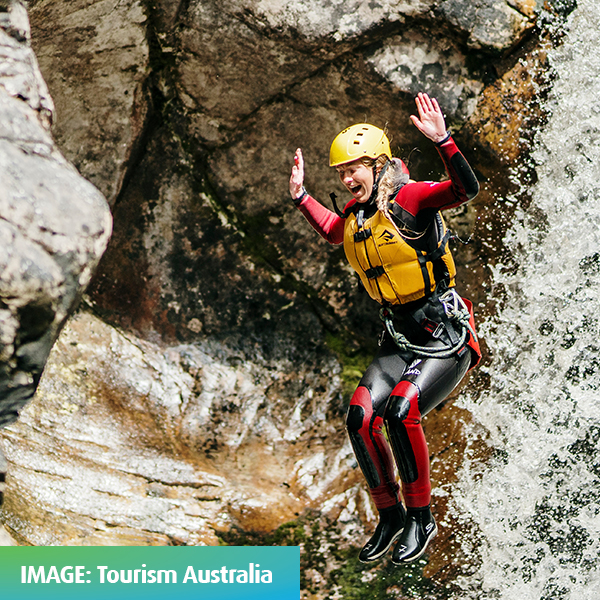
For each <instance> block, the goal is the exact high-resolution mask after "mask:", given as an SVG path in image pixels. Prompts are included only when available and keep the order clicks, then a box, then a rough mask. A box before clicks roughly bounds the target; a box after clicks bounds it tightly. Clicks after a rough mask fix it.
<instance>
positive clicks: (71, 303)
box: [0, 2, 111, 425]
mask: <svg viewBox="0 0 600 600" xmlns="http://www.w3.org/2000/svg"><path fill="white" fill-rule="evenodd" d="M0 55H1V58H2V63H1V64H2V67H1V68H0V113H1V114H2V118H1V119H0V170H1V171H2V186H1V188H0V215H1V216H2V220H1V221H0V239H1V243H0V248H1V250H0V362H1V364H0V425H5V424H7V423H10V422H12V421H14V420H15V419H16V418H17V413H18V411H19V410H20V409H21V407H23V406H24V405H25V404H26V403H27V402H28V401H29V400H30V399H31V397H32V396H33V394H34V392H35V388H36V386H37V383H38V381H39V378H40V375H41V373H42V370H43V368H44V364H45V362H46V358H47V356H48V353H49V352H50V349H51V347H52V344H53V342H54V341H55V339H56V337H57V336H58V333H59V331H60V329H61V327H62V325H63V324H64V322H65V320H66V318H67V317H68V315H69V314H70V313H71V312H72V311H73V310H74V307H75V305H76V302H77V299H78V297H79V296H80V294H81V292H82V290H83V289H84V287H85V286H86V285H87V284H88V283H89V280H90V278H91V275H92V271H93V269H94V267H95V266H96V265H97V263H98V260H99V259H100V256H101V255H102V252H103V251H104V249H105V247H106V244H107V243H108V238H109V236H110V230H111V216H110V212H109V210H108V206H107V204H106V201H105V200H104V198H103V197H102V195H101V194H100V193H99V192H98V191H97V190H96V189H95V188H94V187H93V186H92V185H91V184H90V183H89V182H87V181H86V180H85V179H83V178H82V177H81V176H80V175H79V174H78V173H77V172H76V170H75V169H74V168H73V167H72V165H71V164H70V163H68V162H67V161H66V160H65V158H64V157H63V156H62V154H61V153H60V151H59V150H58V148H57V147H56V145H55V144H54V141H53V139H52V136H51V134H50V131H49V126H50V122H51V120H52V115H53V110H54V105H53V102H52V99H51V98H50V95H49V92H48V89H47V87H46V85H45V83H44V80H43V78H42V75H41V72H40V70H39V68H38V65H37V61H36V59H35V55H34V53H33V51H32V49H31V45H30V34H29V23H28V20H27V12H26V10H25V8H24V7H23V6H22V5H21V4H19V3H18V2H6V3H3V4H2V5H0Z"/></svg>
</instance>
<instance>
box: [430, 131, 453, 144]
mask: <svg viewBox="0 0 600 600" xmlns="http://www.w3.org/2000/svg"><path fill="white" fill-rule="evenodd" d="M451 137H452V133H451V132H450V131H446V133H445V134H444V135H443V136H442V137H441V138H440V139H438V140H433V143H434V144H435V145H436V146H441V145H442V144H445V143H446V142H447V141H448V140H449V139H450V138H451Z"/></svg>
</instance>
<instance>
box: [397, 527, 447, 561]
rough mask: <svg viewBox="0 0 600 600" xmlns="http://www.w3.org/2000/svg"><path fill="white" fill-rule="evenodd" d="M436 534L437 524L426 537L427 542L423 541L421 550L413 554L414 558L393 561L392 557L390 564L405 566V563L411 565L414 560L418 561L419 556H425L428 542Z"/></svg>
mask: <svg viewBox="0 0 600 600" xmlns="http://www.w3.org/2000/svg"><path fill="white" fill-rule="evenodd" d="M437 532H438V528H437V524H436V525H435V527H434V528H433V529H432V530H431V533H430V534H429V535H428V536H427V540H426V541H425V544H423V547H422V548H421V550H420V552H419V553H418V554H415V555H414V556H411V557H409V558H405V559H404V560H394V557H392V562H393V563H394V564H395V565H405V564H406V563H411V562H414V561H415V560H419V558H421V556H423V554H425V550H427V546H429V542H431V540H432V539H433V538H434V537H435V536H436V535H437Z"/></svg>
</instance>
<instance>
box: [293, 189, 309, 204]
mask: <svg viewBox="0 0 600 600" xmlns="http://www.w3.org/2000/svg"><path fill="white" fill-rule="evenodd" d="M306 196H308V192H307V191H306V188H305V187H304V186H302V189H301V190H300V194H299V195H298V196H294V197H293V198H292V200H293V201H294V204H295V205H296V206H298V205H299V204H300V203H301V202H302V200H304V198H305V197H306Z"/></svg>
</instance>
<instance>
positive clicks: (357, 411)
mask: <svg viewBox="0 0 600 600" xmlns="http://www.w3.org/2000/svg"><path fill="white" fill-rule="evenodd" d="M364 421H365V409H364V408H363V407H362V406H359V405H358V404H351V405H350V406H349V407H348V414H347V415H346V429H347V430H348V433H350V434H352V433H358V432H359V431H360V429H361V428H362V426H363V424H364Z"/></svg>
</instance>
